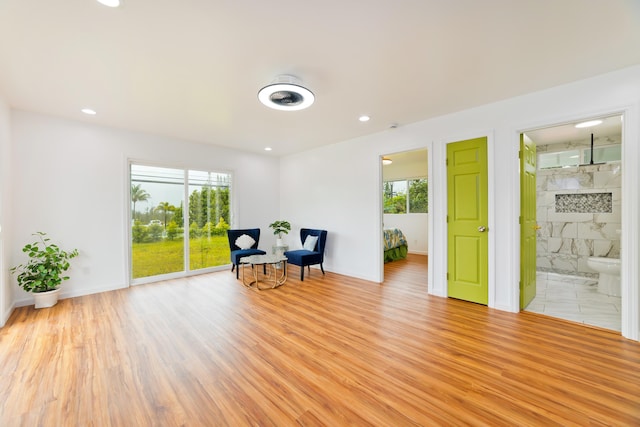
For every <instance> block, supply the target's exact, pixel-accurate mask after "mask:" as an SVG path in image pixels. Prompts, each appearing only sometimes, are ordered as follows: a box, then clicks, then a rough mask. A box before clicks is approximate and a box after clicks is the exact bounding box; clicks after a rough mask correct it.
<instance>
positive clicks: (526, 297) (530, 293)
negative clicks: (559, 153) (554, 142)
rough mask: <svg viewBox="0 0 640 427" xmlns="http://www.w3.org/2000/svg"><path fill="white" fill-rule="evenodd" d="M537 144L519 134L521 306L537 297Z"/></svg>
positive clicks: (523, 306)
mask: <svg viewBox="0 0 640 427" xmlns="http://www.w3.org/2000/svg"><path fill="white" fill-rule="evenodd" d="M538 228H539V227H538V224H537V223H536V145H535V143H533V141H531V140H529V139H528V138H527V139H526V140H525V138H524V135H523V134H520V308H521V309H524V308H525V307H526V306H527V305H529V303H530V302H531V300H533V298H534V297H535V296H536V231H537V230H538Z"/></svg>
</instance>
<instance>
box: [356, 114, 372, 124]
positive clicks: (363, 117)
mask: <svg viewBox="0 0 640 427" xmlns="http://www.w3.org/2000/svg"><path fill="white" fill-rule="evenodd" d="M358 120H360V121H361V122H368V121H369V120H371V117H369V116H367V115H362V116H360V117H358Z"/></svg>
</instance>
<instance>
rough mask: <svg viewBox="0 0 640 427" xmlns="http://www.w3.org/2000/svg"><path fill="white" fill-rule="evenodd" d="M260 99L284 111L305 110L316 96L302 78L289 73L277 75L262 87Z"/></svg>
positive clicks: (269, 105)
mask: <svg viewBox="0 0 640 427" xmlns="http://www.w3.org/2000/svg"><path fill="white" fill-rule="evenodd" d="M258 99H259V100H260V102H262V103H263V104H264V105H266V106H267V107H269V108H273V109H276V110H282V111H297V110H304V109H305V108H308V107H310V106H311V104H313V102H314V101H315V96H314V95H313V92H311V91H310V90H309V89H307V88H306V87H304V86H302V85H301V83H300V80H298V79H297V78H296V77H294V76H290V75H287V74H284V75H281V76H278V77H276V78H275V79H274V80H273V82H272V83H271V84H270V85H268V86H265V87H263V88H262V89H260V91H259V92H258Z"/></svg>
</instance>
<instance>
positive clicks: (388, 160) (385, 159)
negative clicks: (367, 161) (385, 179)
mask: <svg viewBox="0 0 640 427" xmlns="http://www.w3.org/2000/svg"><path fill="white" fill-rule="evenodd" d="M391 163H393V160H391V159H390V158H388V157H387V156H384V157H383V158H382V164H383V165H385V166H386V165H390V164H391Z"/></svg>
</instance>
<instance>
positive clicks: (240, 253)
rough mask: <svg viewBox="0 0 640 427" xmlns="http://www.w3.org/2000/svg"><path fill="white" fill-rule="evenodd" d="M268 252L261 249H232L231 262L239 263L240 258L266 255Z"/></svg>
mask: <svg viewBox="0 0 640 427" xmlns="http://www.w3.org/2000/svg"><path fill="white" fill-rule="evenodd" d="M265 254H266V252H265V251H263V250H260V249H238V250H237V251H231V263H233V264H234V265H238V264H239V263H240V258H242V257H245V256H250V255H265Z"/></svg>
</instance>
